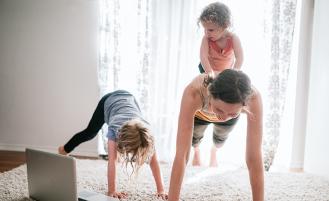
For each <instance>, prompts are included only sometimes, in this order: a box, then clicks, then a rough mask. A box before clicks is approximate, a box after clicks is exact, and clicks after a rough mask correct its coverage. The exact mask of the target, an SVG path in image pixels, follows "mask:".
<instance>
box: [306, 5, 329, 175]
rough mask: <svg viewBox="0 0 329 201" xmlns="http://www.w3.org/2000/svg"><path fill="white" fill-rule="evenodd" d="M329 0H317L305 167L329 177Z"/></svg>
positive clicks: (308, 170) (307, 169)
mask: <svg viewBox="0 0 329 201" xmlns="http://www.w3.org/2000/svg"><path fill="white" fill-rule="evenodd" d="M328 9H329V1H327V0H315V5H314V22H313V40H312V55H311V68H310V86H309V89H310V90H309V99H308V118H307V131H306V147H305V163H304V170H305V171H306V172H311V173H314V174H319V175H324V176H327V177H328V178H329V156H328V153H329V128H328V127H327V126H328V125H329V124H328V123H329V121H328V120H329V117H328V115H329V62H328V58H329V38H328V36H329V26H328V19H329V12H328Z"/></svg>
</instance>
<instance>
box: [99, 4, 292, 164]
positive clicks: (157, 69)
mask: <svg viewBox="0 0 329 201" xmlns="http://www.w3.org/2000/svg"><path fill="white" fill-rule="evenodd" d="M100 1H101V27H100V40H101V48H100V62H99V84H100V88H101V94H104V93H106V92H108V91H111V90H114V89H119V88H124V89H127V90H130V91H132V92H133V93H134V94H135V95H136V97H137V99H138V100H139V102H140V104H141V106H142V110H143V112H144V114H145V115H146V118H147V119H148V121H149V122H150V123H151V125H152V127H153V131H154V136H155V139H156V148H157V152H158V153H159V157H160V159H161V160H165V161H170V160H172V159H173V154H174V151H175V144H176V128H177V119H178V113H179V106H180V100H181V96H182V92H183V89H184V87H185V86H186V84H187V83H188V82H189V81H191V80H192V79H193V77H195V76H196V75H197V74H198V73H199V72H198V69H197V65H198V64H199V47H200V42H201V37H202V34H203V28H202V27H198V25H197V18H198V16H199V15H200V13H201V10H202V8H204V6H206V5H207V4H209V3H210V2H213V1H209V0H208V1H207V0H180V1H176V0H167V1H160V0H130V1H128V0H100ZM222 2H224V3H225V4H227V5H228V6H229V7H230V8H231V11H232V15H233V20H234V21H233V26H234V28H233V31H234V32H236V33H237V35H239V36H240V39H241V42H242V46H243V49H244V53H245V60H244V63H243V66H242V70H243V71H245V72H246V73H248V75H249V76H250V77H251V79H252V82H253V84H254V85H255V86H256V87H257V88H258V89H259V90H260V91H261V93H262V94H263V101H264V113H265V114H264V123H265V128H264V131H265V134H264V156H265V166H266V167H267V169H268V168H269V166H270V165H271V164H272V161H273V158H274V155H275V152H276V148H277V144H278V141H279V134H280V132H279V129H280V118H281V116H282V113H283V110H284V104H285V95H286V83H287V81H288V74H289V63H290V54H291V41H292V32H293V27H294V10H295V2H294V0H290V1H283V0H275V1H269V0H268V1H263V0H255V1H253V2H252V3H251V2H250V1H242V0H224V1H222ZM245 133H246V132H245V124H244V119H243V118H242V119H240V121H239V124H238V125H237V128H236V129H234V131H233V133H232V134H231V136H230V138H229V140H228V142H227V144H226V145H225V146H224V147H223V148H222V150H221V153H222V154H220V160H222V161H225V162H230V161H231V162H232V161H234V163H240V164H242V163H244V148H245V147H244V144H245ZM209 138H211V137H210V136H209ZM210 143H211V142H210V141H208V143H207V140H205V143H203V145H202V144H201V145H202V146H204V147H206V148H205V149H207V150H205V153H206V152H207V153H209V152H208V151H209V148H210V147H209V145H210ZM201 148H202V147H201ZM226 152H227V153H226ZM205 156H206V154H205Z"/></svg>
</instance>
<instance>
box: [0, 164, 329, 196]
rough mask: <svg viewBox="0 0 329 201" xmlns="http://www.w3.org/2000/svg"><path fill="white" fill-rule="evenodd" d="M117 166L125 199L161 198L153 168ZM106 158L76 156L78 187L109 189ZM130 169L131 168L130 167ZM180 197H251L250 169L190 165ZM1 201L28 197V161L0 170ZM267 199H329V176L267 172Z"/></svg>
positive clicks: (168, 168) (165, 170)
mask: <svg viewBox="0 0 329 201" xmlns="http://www.w3.org/2000/svg"><path fill="white" fill-rule="evenodd" d="M122 169H124V168H118V171H117V172H118V175H117V188H118V190H123V191H126V192H128V194H129V197H128V198H127V199H126V200H140V201H148V200H160V199H158V198H156V197H155V195H154V193H155V190H156V188H155V185H154V180H153V177H152V174H151V171H150V168H149V167H147V166H144V167H142V168H141V169H140V171H139V174H138V177H132V178H129V176H128V175H127V172H126V171H123V170H122ZM161 169H162V173H163V177H164V182H165V187H166V189H168V186H169V178H170V171H171V166H170V165H166V164H161ZM106 170H107V162H106V161H103V160H77V178H78V189H89V190H93V191H96V192H100V193H105V192H106V190H107V178H106V174H107V173H106ZM128 171H129V170H128ZM181 199H182V200H185V201H189V200H191V201H212V200H213V201H215V200H216V201H244V200H251V190H250V185H249V178H248V172H247V171H246V170H245V169H242V168H241V169H239V170H234V171H226V172H221V171H220V168H207V167H197V168H196V167H191V166H189V167H187V169H186V173H185V179H184V185H183V188H182V191H181ZM0 200H1V201H7V200H8V201H9V200H16V201H23V200H25V201H29V200H30V199H29V198H28V190H27V178H26V165H22V166H20V167H18V168H15V169H13V170H11V171H8V172H4V173H1V174H0ZM265 200H271V201H276V200H282V201H297V200H298V201H299V200H303V201H313V200H316V201H329V180H328V179H324V178H321V177H318V176H315V175H310V174H305V173H274V172H266V173H265Z"/></svg>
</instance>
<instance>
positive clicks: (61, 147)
mask: <svg viewBox="0 0 329 201" xmlns="http://www.w3.org/2000/svg"><path fill="white" fill-rule="evenodd" d="M58 153H59V154H62V155H67V152H66V151H65V149H64V146H60V147H58Z"/></svg>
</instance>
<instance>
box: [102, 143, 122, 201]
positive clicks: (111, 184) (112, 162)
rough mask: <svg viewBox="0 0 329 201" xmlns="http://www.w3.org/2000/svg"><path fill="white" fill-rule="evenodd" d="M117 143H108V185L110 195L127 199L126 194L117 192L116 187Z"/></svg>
mask: <svg viewBox="0 0 329 201" xmlns="http://www.w3.org/2000/svg"><path fill="white" fill-rule="evenodd" d="M116 146H117V145H116V143H115V142H114V141H112V140H109V141H108V156H109V159H108V166H107V183H108V193H107V194H108V195H109V196H112V197H116V198H119V199H121V198H125V197H127V194H126V193H123V192H117V191H116V185H115V176H116V160H117V149H116Z"/></svg>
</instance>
